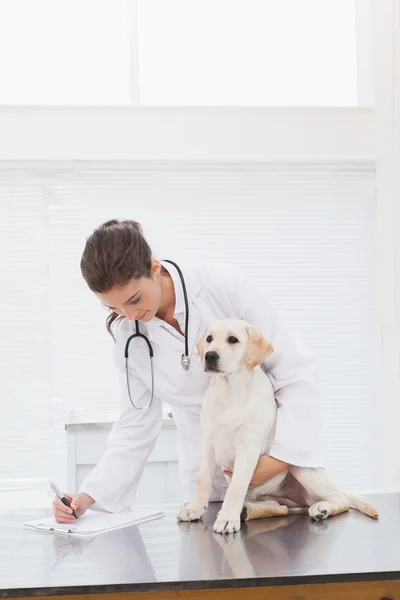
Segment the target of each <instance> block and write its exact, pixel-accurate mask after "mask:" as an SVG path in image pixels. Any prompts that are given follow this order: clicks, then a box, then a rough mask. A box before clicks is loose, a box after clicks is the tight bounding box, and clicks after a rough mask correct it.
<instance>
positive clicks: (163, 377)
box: [80, 262, 323, 512]
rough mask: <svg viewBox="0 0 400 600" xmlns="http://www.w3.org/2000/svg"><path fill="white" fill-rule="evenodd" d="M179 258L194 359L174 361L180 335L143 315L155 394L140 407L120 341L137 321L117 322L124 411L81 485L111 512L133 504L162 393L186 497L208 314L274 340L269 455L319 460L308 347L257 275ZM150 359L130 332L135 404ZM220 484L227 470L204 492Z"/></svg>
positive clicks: (141, 398) (191, 488)
mask: <svg viewBox="0 0 400 600" xmlns="http://www.w3.org/2000/svg"><path fill="white" fill-rule="evenodd" d="M162 264H163V266H164V267H165V268H166V269H167V270H168V271H169V273H170V274H171V277H172V279H173V282H174V286H175V294H176V307H175V313H174V316H175V318H176V319H177V321H178V323H179V325H180V327H181V329H182V331H184V324H185V311H184V297H183V291H182V285H181V282H180V279H179V275H178V273H177V272H176V269H175V267H174V266H173V265H170V264H169V263H166V262H165V263H162ZM179 266H180V267H181V269H182V272H183V275H184V278H185V282H186V288H187V294H188V300H189V314H190V318H189V335H188V338H189V339H188V341H189V355H190V357H191V365H190V369H189V370H188V371H184V370H183V368H182V366H181V355H182V353H183V352H184V340H183V337H182V336H181V335H180V334H179V333H178V332H177V331H176V330H175V329H174V328H173V327H171V326H170V325H168V324H167V323H165V322H164V321H162V320H160V319H158V318H154V319H153V320H152V321H150V322H149V323H140V331H141V332H142V333H145V334H146V335H147V336H148V337H149V339H150V341H151V344H152V346H153V350H154V361H153V364H154V399H153V402H152V404H151V406H150V407H149V408H147V409H144V410H136V409H134V408H133V407H132V406H131V404H130V401H129V397H128V393H127V388H126V380H125V376H124V362H123V352H124V346H125V342H126V339H127V337H128V336H129V335H131V334H132V333H133V332H134V327H135V324H134V321H128V320H127V319H123V320H122V321H121V322H120V324H119V326H117V330H116V333H115V335H116V355H117V362H118V364H119V366H120V367H121V371H122V398H121V413H120V417H119V419H118V420H117V421H116V423H115V424H114V426H113V429H112V431H111V432H110V435H109V438H108V449H107V451H106V453H105V454H104V456H103V457H102V458H101V460H100V461H99V463H98V464H97V466H96V467H95V468H94V470H93V471H92V472H91V473H90V474H89V476H88V477H87V478H86V479H85V481H84V482H83V484H82V486H81V489H80V491H81V492H85V493H87V494H89V495H90V496H92V497H93V498H94V499H95V501H96V503H97V505H98V507H99V508H102V509H104V510H107V511H111V512H117V511H120V510H123V509H125V508H128V507H130V506H132V504H133V502H134V496H135V492H136V489H137V486H138V483H139V480H140V476H141V473H142V471H143V467H144V465H145V462H146V460H147V459H148V457H149V455H150V454H151V452H152V449H153V447H154V444H155V442H156V439H157V436H158V434H159V432H160V429H161V419H162V403H163V402H166V403H168V404H170V405H171V407H172V411H173V414H174V418H175V421H176V426H177V437H178V453H179V465H180V473H181V483H182V488H183V490H184V494H185V498H184V500H185V501H189V500H190V499H191V498H192V497H193V495H194V492H195V488H196V477H197V471H198V466H199V449H200V409H201V403H202V398H203V395H204V392H205V390H206V389H207V386H208V384H209V376H208V375H207V374H205V373H204V371H203V368H202V366H201V362H200V358H199V357H198V355H197V349H196V342H197V341H198V339H199V338H200V337H201V335H202V334H203V333H204V331H205V329H206V327H207V326H208V325H209V324H210V323H211V322H212V321H214V320H215V319H220V318H227V317H239V318H243V319H244V320H246V321H247V322H249V323H250V324H252V325H254V326H255V327H256V328H257V329H259V330H260V331H261V332H262V333H263V334H264V335H265V337H266V338H267V339H268V340H270V341H271V342H272V344H273V346H274V353H273V354H272V355H271V357H269V358H268V360H267V361H266V362H265V363H264V369H265V370H266V372H267V374H268V376H269V378H270V379H271V382H272V384H273V387H274V390H275V397H276V401H277V404H278V413H277V425H276V434H275V441H274V443H273V445H272V448H271V451H270V455H271V456H273V457H275V458H277V459H280V460H282V461H285V462H287V463H289V464H293V465H298V466H303V467H322V466H323V459H322V443H321V422H322V419H321V402H320V396H319V390H318V381H317V373H316V369H315V363H314V360H313V358H312V356H311V355H310V354H309V352H308V351H307V350H305V348H303V347H302V346H301V345H300V343H299V342H298V341H297V340H295V338H294V336H293V335H292V334H291V333H290V332H289V331H288V329H287V327H286V325H285V324H284V323H283V321H282V319H281V318H280V317H279V315H278V314H277V313H276V312H275V310H274V309H273V308H272V307H271V306H270V305H269V303H268V300H267V299H266V297H265V296H264V295H263V294H262V293H261V291H260V289H259V287H258V285H257V282H256V281H254V280H252V279H250V278H249V277H247V276H246V275H245V274H244V273H242V272H240V271H238V270H236V269H235V268H233V267H231V266H229V265H225V264H216V263H202V264H198V265H191V266H188V267H185V266H184V265H183V264H179ZM149 360H150V359H149V354H148V350H147V347H146V346H145V344H144V343H142V341H139V340H133V342H132V343H131V345H130V349H129V377H130V380H129V381H130V389H131V396H132V399H133V401H134V402H135V404H136V405H145V406H147V405H148V403H149V401H150V397H151V370H150V362H149ZM225 490H226V481H225V478H224V476H223V474H222V473H219V474H218V475H217V476H216V478H215V480H214V491H213V495H212V498H211V499H212V500H222V499H223V496H224V493H225Z"/></svg>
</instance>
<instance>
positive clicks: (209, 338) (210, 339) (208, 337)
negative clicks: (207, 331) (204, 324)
mask: <svg viewBox="0 0 400 600" xmlns="http://www.w3.org/2000/svg"><path fill="white" fill-rule="evenodd" d="M212 341H213V336H212V335H209V336H207V339H206V342H207V344H211V342H212Z"/></svg>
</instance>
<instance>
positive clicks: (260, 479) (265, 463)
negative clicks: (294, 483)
mask: <svg viewBox="0 0 400 600" xmlns="http://www.w3.org/2000/svg"><path fill="white" fill-rule="evenodd" d="M288 466H289V465H288V464H287V463H285V462H282V461H281V460H278V459H277V458H272V456H267V455H265V456H260V458H259V459H258V463H257V466H256V468H255V470H254V473H253V477H252V478H251V481H250V485H249V490H251V489H252V488H255V487H258V486H260V485H263V484H264V483H266V482H267V481H268V480H269V479H271V478H272V477H275V475H278V473H282V471H286V469H287V468H288ZM224 473H225V475H228V477H232V475H233V466H232V467H229V469H226V471H224Z"/></svg>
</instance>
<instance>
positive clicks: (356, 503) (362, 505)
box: [346, 494, 379, 519]
mask: <svg viewBox="0 0 400 600" xmlns="http://www.w3.org/2000/svg"><path fill="white" fill-rule="evenodd" d="M346 496H347V498H348V499H349V502H350V508H354V509H355V510H359V511H360V512H362V513H364V515H368V516H369V517H372V519H379V513H378V511H377V510H376V508H375V506H372V504H369V502H365V501H364V500H361V498H359V497H358V496H354V495H353V494H346Z"/></svg>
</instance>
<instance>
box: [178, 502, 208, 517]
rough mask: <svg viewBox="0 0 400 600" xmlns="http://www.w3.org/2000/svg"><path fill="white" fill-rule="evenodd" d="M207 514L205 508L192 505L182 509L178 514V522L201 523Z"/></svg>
mask: <svg viewBox="0 0 400 600" xmlns="http://www.w3.org/2000/svg"><path fill="white" fill-rule="evenodd" d="M205 512H206V507H205V506H201V505H200V504H194V503H190V504H188V505H187V506H184V507H183V508H181V510H180V511H179V514H178V521H200V519H201V517H202V516H203V515H204V513H205Z"/></svg>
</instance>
